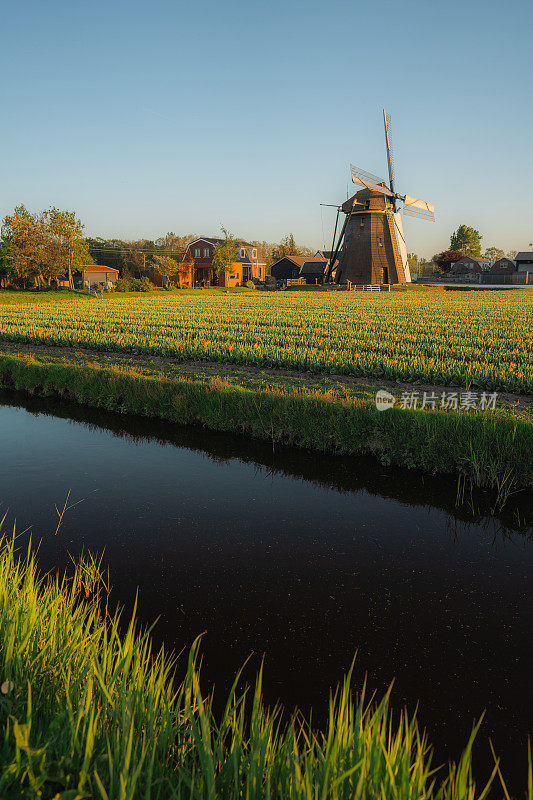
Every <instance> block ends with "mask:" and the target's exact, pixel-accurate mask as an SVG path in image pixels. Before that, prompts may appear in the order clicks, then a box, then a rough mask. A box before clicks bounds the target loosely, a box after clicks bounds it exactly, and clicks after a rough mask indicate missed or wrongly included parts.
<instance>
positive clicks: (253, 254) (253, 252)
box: [252, 247, 257, 258]
mask: <svg viewBox="0 0 533 800" xmlns="http://www.w3.org/2000/svg"><path fill="white" fill-rule="evenodd" d="M252 258H257V250H256V249H255V247H254V249H253V250H252Z"/></svg>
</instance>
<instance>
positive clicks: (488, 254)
mask: <svg viewBox="0 0 533 800" xmlns="http://www.w3.org/2000/svg"><path fill="white" fill-rule="evenodd" d="M483 258H484V260H485V261H499V260H500V258H505V253H504V252H503V250H500V248H499V247H487V249H486V250H485V252H484V253H483Z"/></svg>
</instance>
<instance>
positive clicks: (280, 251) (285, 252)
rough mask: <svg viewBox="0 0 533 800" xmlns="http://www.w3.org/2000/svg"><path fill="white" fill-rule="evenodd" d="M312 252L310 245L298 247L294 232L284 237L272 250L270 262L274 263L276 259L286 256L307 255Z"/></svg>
mask: <svg viewBox="0 0 533 800" xmlns="http://www.w3.org/2000/svg"><path fill="white" fill-rule="evenodd" d="M312 254H313V251H312V250H310V249H309V248H308V247H297V245H296V242H295V241H294V236H293V235H292V233H289V234H288V236H286V237H285V238H284V239H282V240H281V242H280V243H279V245H278V246H277V247H274V249H273V250H272V254H271V256H270V264H274V263H275V262H276V261H279V260H280V258H285V257H286V256H307V255H312Z"/></svg>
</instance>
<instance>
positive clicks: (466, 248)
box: [450, 225, 483, 258]
mask: <svg viewBox="0 0 533 800" xmlns="http://www.w3.org/2000/svg"><path fill="white" fill-rule="evenodd" d="M482 238H483V237H482V236H481V234H480V233H479V231H477V230H476V229H475V228H471V227H469V226H468V225H459V227H458V228H457V230H456V231H454V233H452V235H451V237H450V250H460V251H461V252H462V254H463V255H465V256H472V257H473V258H481V239H482Z"/></svg>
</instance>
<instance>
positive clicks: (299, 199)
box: [0, 0, 533, 256]
mask: <svg viewBox="0 0 533 800" xmlns="http://www.w3.org/2000/svg"><path fill="white" fill-rule="evenodd" d="M2 27H3V33H2V46H1V50H0V64H1V67H2V78H3V80H2V121H1V125H0V142H1V155H2V157H1V165H2V166H1V170H0V180H1V183H0V186H1V189H0V214H1V216H2V218H3V217H4V216H5V214H6V213H9V212H10V210H11V209H12V208H13V207H14V206H15V205H17V204H19V203H24V204H25V205H26V206H27V207H29V208H30V209H32V210H41V209H44V208H46V207H47V206H49V205H52V204H53V205H56V206H59V207H61V208H68V209H73V210H76V211H77V212H78V214H79V216H80V217H81V219H82V220H83V222H84V223H85V226H86V233H87V234H88V235H93V236H94V235H101V236H110V235H116V236H120V237H124V238H139V237H147V238H154V237H157V236H158V235H161V234H164V233H166V232H167V231H174V232H176V233H189V232H193V233H204V234H211V235H213V234H216V233H217V231H218V230H219V226H220V223H223V224H224V225H225V226H226V227H228V228H229V229H230V230H231V231H233V232H234V233H236V234H240V235H242V236H245V237H247V238H253V239H260V240H262V239H266V240H269V241H279V239H280V238H281V237H282V236H284V235H285V234H286V233H289V232H293V233H294V235H295V237H296V240H297V241H298V242H301V243H302V244H308V245H310V246H312V247H315V246H316V247H318V246H322V245H323V244H324V243H325V244H326V245H329V242H330V239H331V231H332V224H333V214H334V212H332V210H331V209H330V210H328V209H325V210H323V211H322V212H321V209H320V206H319V203H320V202H326V203H327V202H329V203H335V202H339V201H341V200H343V199H344V198H345V197H346V187H347V180H348V177H349V172H348V168H349V163H350V161H352V162H353V163H354V164H356V165H358V166H361V167H363V168H365V169H367V170H370V171H372V172H376V173H377V174H383V175H384V174H385V172H386V163H385V152H384V139H383V123H382V116H381V109H382V107H386V108H387V109H388V110H389V111H390V113H391V115H392V130H393V142H394V147H395V155H396V163H397V188H398V189H399V190H402V191H404V192H407V193H409V194H412V195H415V196H416V197H421V198H423V199H425V200H429V201H430V202H433V203H435V206H436V214H437V222H436V223H435V224H434V225H432V224H429V223H426V222H421V221H418V220H411V219H407V220H406V223H405V229H406V237H407V241H408V247H409V250H413V251H416V252H418V253H420V254H421V255H424V256H430V255H432V254H433V253H434V252H436V251H439V250H442V249H443V248H445V247H446V246H447V245H448V243H449V235H450V232H451V231H452V230H453V229H454V228H456V227H457V226H458V225H459V224H461V223H463V222H464V223H466V224H470V225H473V226H475V227H477V228H479V230H480V231H481V233H482V234H483V237H484V239H483V245H484V246H489V245H496V246H501V247H503V248H504V249H510V248H513V249H517V250H523V249H527V245H528V243H529V242H530V241H532V240H533V214H532V211H531V192H532V188H531V187H532V185H533V167H532V163H533V162H532V159H533V156H532V153H533V147H532V143H533V97H532V90H531V86H532V84H531V77H532V73H533V57H532V41H533V38H532V37H533V3H532V2H530V0H506V2H492V0H483V2H482V1H481V0H461V2H459V1H458V0H448V1H447V2H442V3H441V2H439V3H435V2H433V0H426V1H425V2H419V1H418V0H402V2H399V0H397V2H394V3H393V2H388V1H387V0H380V2H379V3H378V2H370V1H369V2H360V1H359V0H349V1H346V2H345V1H344V0H340V1H339V0H333V2H326V0H320V2H317V1H316V0H309V1H308V2H303V1H302V0H271V2H268V3H267V2H261V3H258V2H243V0H225V1H224V2H212V1H211V0H207V2H205V1H204V2H201V3H195V2H165V0H151V2H138V1H136V0H128V2H126V1H125V0H121V1H120V2H117V0H107V1H106V2H101V0H91V2H90V3H76V2H72V0H70V2H65V0H49V2H46V3H43V2H41V0H39V2H36V0H30V1H29V2H26V3H20V4H15V3H9V4H7V5H6V6H5V7H4V9H3V12H2Z"/></svg>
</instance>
